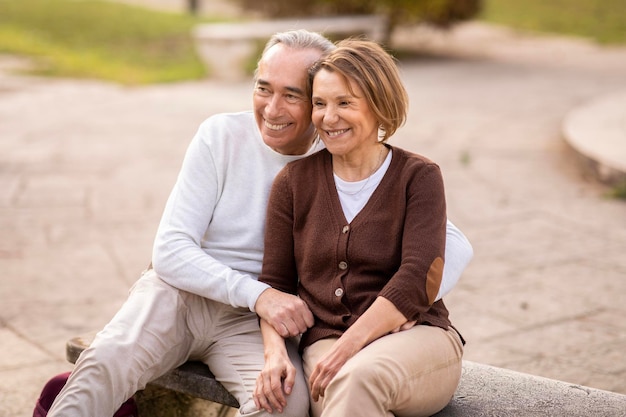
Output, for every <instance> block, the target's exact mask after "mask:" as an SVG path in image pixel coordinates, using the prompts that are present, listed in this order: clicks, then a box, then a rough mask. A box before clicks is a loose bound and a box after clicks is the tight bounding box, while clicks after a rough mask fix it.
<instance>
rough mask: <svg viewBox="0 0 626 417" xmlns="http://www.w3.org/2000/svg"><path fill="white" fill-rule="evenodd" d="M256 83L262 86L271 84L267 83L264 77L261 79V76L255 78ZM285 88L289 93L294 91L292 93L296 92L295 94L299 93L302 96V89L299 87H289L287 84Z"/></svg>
mask: <svg viewBox="0 0 626 417" xmlns="http://www.w3.org/2000/svg"><path fill="white" fill-rule="evenodd" d="M256 83H257V84H258V85H262V86H264V87H267V86H271V84H270V83H269V81H266V80H264V79H262V78H258V79H257V80H256ZM285 90H287V91H289V92H290V93H294V94H296V95H300V96H303V95H304V90H302V89H301V88H298V87H290V86H287V87H285Z"/></svg>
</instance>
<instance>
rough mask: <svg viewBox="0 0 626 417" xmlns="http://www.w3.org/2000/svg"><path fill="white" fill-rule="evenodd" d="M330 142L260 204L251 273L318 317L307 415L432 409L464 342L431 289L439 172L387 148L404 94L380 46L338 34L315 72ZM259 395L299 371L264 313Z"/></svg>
mask: <svg viewBox="0 0 626 417" xmlns="http://www.w3.org/2000/svg"><path fill="white" fill-rule="evenodd" d="M310 76H311V81H312V101H313V113H312V119H313V123H314V124H315V127H316V129H317V132H318V134H319V137H320V138H321V140H322V141H323V142H324V144H325V146H326V149H325V150H322V151H320V152H318V153H316V154H314V155H312V156H310V157H307V158H305V159H302V160H299V161H296V162H293V163H290V164H289V165H287V167H285V169H283V170H282V171H281V172H280V174H279V175H278V176H277V177H276V180H275V182H274V186H273V188H272V192H271V196H270V201H269V205H268V215H267V224H266V237H265V256H264V261H263V271H262V274H261V276H260V278H259V280H260V281H263V282H266V283H268V284H270V285H271V286H272V287H274V288H277V289H279V290H282V291H285V292H288V293H292V294H298V295H299V296H300V297H301V298H302V300H304V301H305V302H306V303H307V304H308V306H309V308H310V309H311V311H312V312H313V315H314V317H315V324H314V325H313V326H312V327H310V328H309V329H308V330H307V331H306V332H305V333H304V334H303V335H302V338H301V341H300V349H301V350H302V351H303V361H304V372H305V375H306V377H307V378H308V380H309V385H310V393H311V399H312V400H313V401H312V403H311V408H312V410H311V411H312V414H313V416H314V417H318V416H324V417H338V416H342V417H343V416H368V417H369V416H392V415H397V416H430V415H432V414H434V413H436V412H438V411H439V410H441V409H442V408H444V407H445V406H446V404H447V403H448V402H449V401H450V399H451V398H452V395H453V393H454V391H455V389H456V387H457V385H458V382H459V379H460V376H461V358H462V354H463V340H462V338H461V336H460V335H459V334H458V333H457V331H456V330H455V329H454V328H453V327H452V325H451V323H450V320H449V319H448V310H447V309H446V306H445V305H444V303H443V301H442V300H439V301H437V300H436V296H437V292H438V290H439V286H440V283H441V279H442V271H443V265H444V250H445V238H446V203H445V196H444V186H443V180H442V176H441V172H440V169H439V167H438V166H437V165H436V164H435V163H433V162H432V161H430V160H429V159H427V158H425V157H423V156H420V155H416V154H413V153H410V152H407V151H405V150H403V149H400V148H397V147H394V146H391V145H389V144H387V140H388V139H389V138H390V137H391V136H392V135H393V134H394V133H395V131H396V129H397V128H398V127H400V126H401V125H402V124H403V123H404V121H405V119H406V111H407V106H408V95H407V93H406V90H405V88H404V86H403V84H402V82H401V80H400V76H399V73H398V69H397V67H396V64H395V61H394V60H393V58H392V57H391V56H390V55H389V54H388V53H387V52H385V51H384V50H383V49H382V48H381V47H380V46H379V45H378V44H376V43H374V42H370V41H366V40H346V41H342V42H340V43H339V44H338V45H337V49H336V50H334V51H332V52H330V54H329V55H327V56H326V57H324V58H322V59H321V60H320V61H318V62H317V63H316V64H315V65H314V67H313V68H312V69H311V71H310ZM261 329H262V332H263V339H264V345H265V358H266V365H265V369H264V370H263V372H262V373H261V375H260V376H259V378H258V380H257V387H256V390H255V401H256V403H257V406H258V407H260V408H265V409H268V410H269V409H272V408H274V409H277V410H279V411H280V410H281V409H282V407H284V404H285V403H286V396H285V394H288V393H289V390H290V386H291V381H293V378H295V376H294V373H295V370H294V368H293V366H291V363H290V362H289V358H288V355H287V352H286V349H285V341H284V339H283V338H282V337H281V336H280V335H279V334H278V333H277V332H276V330H275V329H274V328H273V327H272V326H269V325H268V324H267V323H265V322H264V321H263V320H261Z"/></svg>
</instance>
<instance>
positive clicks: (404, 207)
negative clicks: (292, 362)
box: [259, 147, 450, 349]
mask: <svg viewBox="0 0 626 417" xmlns="http://www.w3.org/2000/svg"><path fill="white" fill-rule="evenodd" d="M391 149H392V150H393V154H392V160H391V165H390V166H389V169H388V170H387V172H386V174H385V176H384V177H383V179H382V181H381V183H380V184H379V185H378V188H376V190H375V191H374V194H373V195H372V196H371V197H370V199H369V201H368V202H367V204H366V205H365V207H364V208H363V209H362V210H361V212H360V213H358V214H357V216H356V217H355V218H354V219H353V221H352V222H351V223H349V224H348V222H347V221H346V219H345V217H344V215H343V210H342V208H341V203H340V202H339V196H338V195H337V191H336V188H335V183H334V179H333V170H332V162H331V155H330V153H329V152H328V151H327V150H322V151H320V152H318V153H316V154H314V155H311V156H310V157H307V158H304V159H301V160H298V161H295V162H291V163H289V164H288V165H287V166H286V167H285V168H284V169H283V170H282V171H281V172H280V173H279V174H278V176H277V177H276V179H275V181H274V185H273V187H272V191H271V195H270V200H269V205H268V213H267V223H266V231H265V255H264V258H263V270H262V273H261V276H260V277H259V280H260V281H262V282H266V283H268V284H270V285H271V286H272V287H274V288H277V289H279V290H282V291H285V292H289V293H292V294H298V295H299V296H300V297H301V298H302V299H303V300H304V301H305V302H306V303H307V304H308V305H309V308H310V309H311V310H312V312H313V314H314V316H315V324H314V326H313V327H312V328H310V329H309V330H308V331H307V332H306V333H305V334H304V335H303V337H302V342H301V348H302V349H304V348H305V347H307V346H309V345H310V344H312V343H314V342H316V341H317V340H320V339H323V338H327V337H339V336H341V334H343V332H344V331H345V330H346V329H347V328H348V327H349V326H350V325H352V324H353V323H354V322H355V321H356V320H357V319H358V318H359V317H360V316H361V314H363V313H364V312H365V310H366V309H367V308H368V307H369V306H370V305H371V304H372V303H373V302H374V300H375V299H376V297H377V296H382V297H385V298H387V299H388V300H389V301H391V302H392V303H393V304H394V305H395V306H396V308H397V309H398V310H399V311H400V312H402V313H403V314H404V316H405V317H406V318H407V320H417V322H418V324H430V325H433V326H438V327H442V328H444V329H447V328H448V327H449V326H450V321H449V320H448V310H447V309H446V307H445V306H444V304H443V301H437V302H436V303H434V304H433V301H434V299H435V297H436V295H437V292H438V290H439V285H440V283H441V278H442V273H443V257H444V249H445V237H446V203H445V195H444V188H443V180H442V177H441V172H440V170H439V167H438V166H437V165H436V164H434V163H433V162H431V161H429V160H428V159H426V158H424V157H422V156H419V155H415V154H411V153H409V152H407V151H405V150H403V149H400V148H396V147H391Z"/></svg>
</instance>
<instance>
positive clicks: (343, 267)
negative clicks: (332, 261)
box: [339, 261, 348, 271]
mask: <svg viewBox="0 0 626 417" xmlns="http://www.w3.org/2000/svg"><path fill="white" fill-rule="evenodd" d="M339 269H341V270H342V271H343V270H345V269H348V263H347V262H344V261H341V262H339Z"/></svg>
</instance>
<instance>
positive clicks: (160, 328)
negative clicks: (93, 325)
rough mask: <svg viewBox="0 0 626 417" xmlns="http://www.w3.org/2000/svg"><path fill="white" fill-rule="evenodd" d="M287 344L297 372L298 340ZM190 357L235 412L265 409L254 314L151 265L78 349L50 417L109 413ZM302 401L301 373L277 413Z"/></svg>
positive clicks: (304, 408)
mask: <svg viewBox="0 0 626 417" xmlns="http://www.w3.org/2000/svg"><path fill="white" fill-rule="evenodd" d="M288 346H289V348H290V355H291V357H292V361H293V363H294V365H295V366H296V368H297V369H298V372H299V375H303V372H302V368H301V360H300V357H299V356H298V353H297V347H296V345H295V344H293V343H288ZM189 359H192V360H199V361H202V362H204V363H206V364H207V365H208V366H209V368H211V371H212V372H213V374H214V375H215V377H216V379H217V380H219V381H220V382H221V383H222V384H223V385H224V387H225V388H226V389H227V390H228V391H229V392H230V393H231V394H233V396H234V397H235V398H236V399H237V400H238V401H239V404H241V408H240V409H239V412H240V414H241V415H244V416H253V417H261V416H268V415H269V414H267V413H266V412H265V411H257V410H256V407H255V405H254V401H253V400H252V392H253V390H254V386H255V383H256V378H257V375H258V374H259V372H260V371H261V369H262V368H263V364H264V358H263V339H262V337H261V332H260V329H259V324H258V318H257V316H256V314H254V313H252V312H250V311H249V310H247V309H242V308H233V307H231V306H229V305H226V304H222V303H218V302H215V301H212V300H208V299H206V298H203V297H200V296H197V295H195V294H191V293H188V292H185V291H180V290H178V289H176V288H174V287H172V286H170V285H168V284H167V283H165V282H164V281H162V280H161V279H160V278H158V277H157V275H156V274H155V273H154V271H152V270H150V271H148V272H146V273H145V274H144V275H143V276H142V277H141V278H140V279H139V280H138V281H137V282H136V283H135V285H134V286H133V288H132V289H131V292H130V294H129V297H128V300H127V301H126V302H125V303H124V305H123V306H122V307H121V309H120V310H119V311H118V313H117V314H116V315H115V317H114V318H113V319H112V320H111V321H110V322H109V324H108V325H107V326H106V327H105V328H104V329H103V330H102V331H101V332H99V333H98V334H97V335H96V338H95V339H94V341H93V343H92V344H91V346H90V347H89V348H88V349H86V350H85V351H84V352H83V353H82V354H81V356H80V358H79V359H78V361H77V363H76V367H75V368H74V371H73V372H72V374H71V376H70V378H69V380H68V382H67V384H66V386H65V388H64V389H63V390H62V391H61V393H60V394H59V396H58V397H57V399H56V400H55V402H54V404H53V406H52V408H51V410H50V412H49V413H48V417H87V416H88V417H111V416H112V415H113V413H114V412H115V411H116V410H117V409H118V408H119V406H120V405H121V404H122V403H123V402H124V401H125V400H126V399H128V398H130V397H131V396H132V395H133V394H134V393H135V392H136V391H138V390H141V389H143V388H144V387H145V386H146V384H147V383H148V382H150V381H152V380H153V379H156V378H158V377H159V376H161V375H163V374H164V373H166V372H168V371H169V370H171V369H173V368H175V367H177V366H179V365H181V364H183V363H184V362H186V361H187V360H189ZM308 401H309V395H308V389H307V386H306V381H305V380H304V378H299V379H298V380H297V381H296V385H295V387H294V391H293V392H292V394H291V395H290V397H289V398H288V404H287V407H286V408H285V413H283V416H292V417H303V416H306V415H307V413H308V408H309V406H308Z"/></svg>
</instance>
